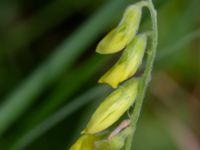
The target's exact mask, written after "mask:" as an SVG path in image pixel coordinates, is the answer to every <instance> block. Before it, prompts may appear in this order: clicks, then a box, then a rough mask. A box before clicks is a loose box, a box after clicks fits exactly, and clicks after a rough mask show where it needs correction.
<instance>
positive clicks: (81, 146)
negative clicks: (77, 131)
mask: <svg viewBox="0 0 200 150" xmlns="http://www.w3.org/2000/svg"><path fill="white" fill-rule="evenodd" d="M96 140H97V137H96V136H95V135H91V134H85V135H82V136H81V137H80V138H79V139H78V140H77V141H76V143H75V144H74V145H72V146H71V148H70V150H94V143H95V141H96Z"/></svg>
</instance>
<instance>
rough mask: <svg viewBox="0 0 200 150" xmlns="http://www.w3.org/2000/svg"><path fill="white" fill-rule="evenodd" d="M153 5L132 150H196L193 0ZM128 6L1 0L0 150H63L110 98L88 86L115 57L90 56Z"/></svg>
mask: <svg viewBox="0 0 200 150" xmlns="http://www.w3.org/2000/svg"><path fill="white" fill-rule="evenodd" d="M154 2H155V4H156V8H157V10H158V25H159V46H158V53H157V57H156V61H155V68H154V73H153V75H152V82H151V84H150V88H149V89H148V92H147V95H146V98H145V103H144V107H143V112H142V116H141V119H140V120H139V124H138V130H137V132H136V136H135V139H134V143H133V145H134V148H135V150H147V149H148V150H157V149H158V150H160V149H162V150H177V149H180V150H199V149H200V144H199V143H200V142H199V141H200V119H199V113H200V78H199V77H200V44H199V43H200V17H199V14H200V1H199V0H190V1H188V0H155V1H154ZM130 3H135V1H134V0H123V1H122V0H95V1H93V0H78V1H76V0H56V1H53V0H45V1H39V0H29V1H24V0H14V1H13V0H12V1H11V0H7V1H0V97H1V99H0V149H2V150H21V149H29V150H36V149H37V150H40V149H42V150H46V149H47V150H55V149H58V150H64V149H66V148H67V147H69V145H71V144H72V143H73V142H74V141H75V139H76V138H77V137H78V134H79V132H80V131H81V130H82V129H83V128H84V126H85V125H86V122H87V121H88V119H89V117H90V116H91V114H92V112H93V111H94V110H95V108H96V106H97V104H99V103H100V101H102V99H103V97H105V95H107V94H108V91H110V89H109V87H107V86H104V85H100V86H96V84H97V80H98V79H99V77H100V76H101V75H102V74H103V73H104V72H105V70H106V69H107V68H109V66H111V65H112V64H114V62H115V60H116V59H115V57H110V56H100V55H98V54H95V52H94V51H95V48H96V45H97V43H98V41H99V39H101V37H103V36H104V35H105V33H107V32H108V31H109V30H110V29H112V28H113V27H114V26H115V25H116V23H117V22H118V21H119V19H120V18H121V15H122V12H123V11H124V9H125V7H126V6H128V4H130ZM146 18H147V17H146V16H145V15H144V16H143V19H142V26H143V28H144V29H146V28H147V27H148V26H149V20H146ZM116 57H118V56H117V55H116Z"/></svg>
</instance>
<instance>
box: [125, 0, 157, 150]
mask: <svg viewBox="0 0 200 150" xmlns="http://www.w3.org/2000/svg"><path fill="white" fill-rule="evenodd" d="M146 7H147V8H148V9H149V12H150V15H151V22H152V31H153V32H152V35H151V38H150V39H151V45H150V46H149V49H148V51H147V54H148V56H147V62H146V69H145V71H144V74H143V75H142V79H141V83H140V88H139V92H138V98H137V101H136V104H135V108H134V111H133V113H132V114H131V128H132V134H131V135H130V136H129V137H128V139H127V143H126V147H125V149H126V150H131V146H132V141H133V136H134V133H135V130H136V127H137V122H138V119H139V117H140V112H141V108H142V104H143V99H144V95H145V92H146V88H147V86H148V83H149V81H150V80H151V72H152V67H153V63H154V59H155V55H156V48H157V43H158V29H157V13H156V10H155V8H154V5H153V3H152V0H148V1H147V5H146Z"/></svg>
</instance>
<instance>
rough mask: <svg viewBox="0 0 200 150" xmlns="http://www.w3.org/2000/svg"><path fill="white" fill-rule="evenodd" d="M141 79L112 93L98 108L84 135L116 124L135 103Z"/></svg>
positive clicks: (128, 83) (131, 81)
mask: <svg viewBox="0 0 200 150" xmlns="http://www.w3.org/2000/svg"><path fill="white" fill-rule="evenodd" d="M138 86H139V79H131V80H130V81H128V82H127V83H126V84H125V85H123V86H121V87H119V88H118V89H117V90H115V91H114V92H112V93H111V94H110V95H109V96H108V97H107V98H106V99H105V100H104V101H103V102H102V103H101V104H100V106H99V107H98V108H97V110H96V111H95V112H94V114H93V115H92V118H91V119H90V121H89V123H88V124H87V126H86V128H85V129H84V130H83V131H82V133H88V134H95V133H98V132H101V131H103V130H104V129H106V128H108V127H109V126H111V125H112V124H113V123H115V122H116V121H117V120H118V119H119V118H120V117H121V116H122V115H123V114H124V113H125V112H126V111H127V110H128V109H129V107H130V106H131V105H132V104H133V103H134V101H135V99H136V96H137V92H138Z"/></svg>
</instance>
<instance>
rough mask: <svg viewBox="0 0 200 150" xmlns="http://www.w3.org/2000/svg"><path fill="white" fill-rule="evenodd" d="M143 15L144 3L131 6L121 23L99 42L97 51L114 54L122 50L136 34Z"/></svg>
mask: <svg viewBox="0 0 200 150" xmlns="http://www.w3.org/2000/svg"><path fill="white" fill-rule="evenodd" d="M141 16H142V5H140V4H135V5H132V6H129V7H128V8H127V9H126V10H125V13H124V15H123V17H122V20H121V22H120V23H119V25H118V26H117V27H116V28H115V29H113V30H112V31H111V32H109V33H108V34H107V35H106V36H105V37H104V38H103V39H102V40H101V41H100V42H99V44H98V46H97V48H96V52H97V53H100V54H112V53H116V52H119V51H121V50H122V49H123V48H124V47H125V46H126V45H127V44H128V43H129V42H130V41H131V40H132V39H133V38H134V36H135V35H136V33H137V30H138V28H139V25H140V20H141Z"/></svg>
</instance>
